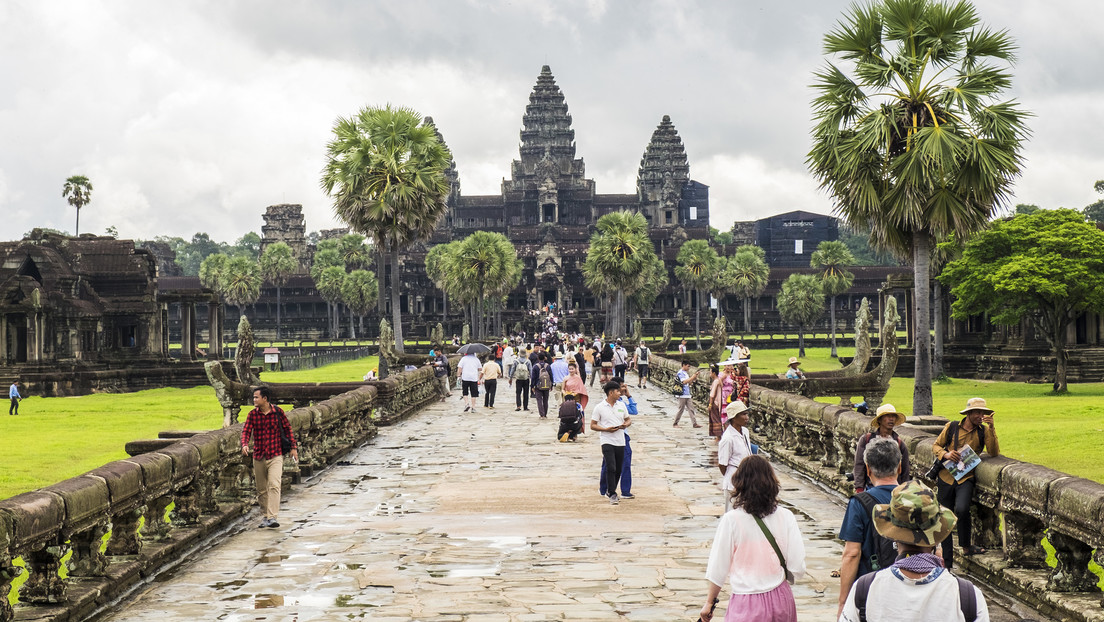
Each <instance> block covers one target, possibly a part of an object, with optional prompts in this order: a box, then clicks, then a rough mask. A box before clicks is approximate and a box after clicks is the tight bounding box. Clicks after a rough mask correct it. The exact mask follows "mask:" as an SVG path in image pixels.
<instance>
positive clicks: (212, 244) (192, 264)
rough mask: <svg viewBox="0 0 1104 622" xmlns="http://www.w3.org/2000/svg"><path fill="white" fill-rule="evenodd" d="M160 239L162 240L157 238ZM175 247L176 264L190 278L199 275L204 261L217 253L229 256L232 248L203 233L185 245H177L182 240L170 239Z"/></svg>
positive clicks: (196, 235)
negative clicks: (177, 241)
mask: <svg viewBox="0 0 1104 622" xmlns="http://www.w3.org/2000/svg"><path fill="white" fill-rule="evenodd" d="M155 239H160V238H155ZM170 240H172V243H170V246H173V250H174V251H175V252H176V263H178V264H180V268H181V269H182V270H183V271H184V274H186V275H188V276H197V275H199V267H200V264H202V263H203V260H204V259H206V258H208V257H210V256H211V255H214V254H216V253H223V254H225V255H229V253H230V248H229V247H228V246H227V245H226V244H224V243H220V242H216V241H214V240H212V239H211V236H209V235H207V234H206V233H203V232H198V233H196V234H195V235H193V236H192V239H191V241H190V242H183V240H181V241H182V242H183V244H179V245H177V246H174V244H177V243H176V242H175V241H176V240H180V238H170Z"/></svg>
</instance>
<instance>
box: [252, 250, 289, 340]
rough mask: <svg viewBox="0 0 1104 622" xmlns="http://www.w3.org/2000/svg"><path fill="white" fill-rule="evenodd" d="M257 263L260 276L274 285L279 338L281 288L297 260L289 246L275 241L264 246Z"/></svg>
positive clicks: (281, 303) (277, 336)
mask: <svg viewBox="0 0 1104 622" xmlns="http://www.w3.org/2000/svg"><path fill="white" fill-rule="evenodd" d="M258 263H259V267H260V270H261V276H262V277H263V278H264V279H265V280H267V281H268V282H269V283H272V284H273V285H275V286H276V338H277V339H280V328H281V326H282V325H283V321H282V320H281V311H282V309H283V301H282V300H281V290H282V289H283V287H284V285H286V284H287V281H288V278H290V277H291V275H292V273H294V272H295V269H296V268H298V267H299V262H297V261H295V255H294V254H293V253H292V252H291V247H290V246H288V245H287V244H286V243H285V242H275V243H273V244H269V245H268V247H267V248H265V250H264V253H263V254H261V259H260V261H259V262H258Z"/></svg>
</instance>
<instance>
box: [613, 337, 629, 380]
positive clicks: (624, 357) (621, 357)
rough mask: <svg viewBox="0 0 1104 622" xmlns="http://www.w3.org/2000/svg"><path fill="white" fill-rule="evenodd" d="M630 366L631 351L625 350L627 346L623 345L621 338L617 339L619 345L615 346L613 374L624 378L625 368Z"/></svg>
mask: <svg viewBox="0 0 1104 622" xmlns="http://www.w3.org/2000/svg"><path fill="white" fill-rule="evenodd" d="M628 368H629V353H628V352H627V351H626V350H625V346H623V345H621V340H620V339H618V340H617V345H615V346H614V347H613V375H614V377H616V378H624V377H625V370H626V369H628Z"/></svg>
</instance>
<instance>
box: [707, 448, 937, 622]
mask: <svg viewBox="0 0 1104 622" xmlns="http://www.w3.org/2000/svg"><path fill="white" fill-rule="evenodd" d="M732 484H733V505H734V509H733V510H731V511H729V512H725V514H724V516H722V517H721V522H720V524H719V525H717V534H716V536H714V538H713V547H712V548H711V549H710V551H709V564H708V566H707V567H706V570H705V578H706V579H707V580H708V595H707V597H706V600H705V606H704V607H702V610H701V614H700V615H701V619H702V620H703V621H704V622H709V621H710V620H712V619H713V600H714V599H716V598H717V596H718V594H720V592H721V587H722V586H723V585H724V584H725V583H728V586H729V589H730V590H731V591H732V597H731V598H730V599H729V601H728V609H727V611H726V612H725V618H724V619H725V621H726V622H736V621H746V622H795V621H796V620H797V603H796V602H795V601H794V596H793V592H792V591H791V590H790V583H792V582H793V581H794V580H796V579H798V578H800V577H801V576H802V575H804V574H805V544H804V542H802V540H801V531H800V530H799V529H798V527H797V519H795V518H794V515H793V513H791V512H790V511H789V510H787V509H786V508H783V507H779V505H778V492H779V489H780V486H779V483H778V477H777V476H775V474H774V469H773V468H771V465H770V462H767V460H766V458H763V457H762V456H750V457H748V458H745V459H744V461H743V462H742V463H741V464H740V468H738V469H736V474H735V475H734V476H733V482H732ZM772 553H773V555H772ZM932 619H937V618H932Z"/></svg>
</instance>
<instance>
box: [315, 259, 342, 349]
mask: <svg viewBox="0 0 1104 622" xmlns="http://www.w3.org/2000/svg"><path fill="white" fill-rule="evenodd" d="M328 268H341V271H342V272H344V271H345V264H344V262H342V261H341V253H340V252H339V251H338V250H337V242H335V241H333V240H323V241H322V242H319V243H318V246H317V247H316V250H315V252H314V257H312V258H311V268H310V276H311V280H313V281H314V288H315V289H316V290H318V293H319V295H321V294H322V290H321V289H320V288H319V282H320V281H321V280H322V273H323V272H325V271H326V270H327V269H328ZM339 297H340V296H334V297H332V298H327V297H326V296H322V299H323V300H325V301H326V315H327V316H328V317H329V320H328V323H329V330H330V333H331V335H332V333H334V319H333V318H334V314H335V312H336V311H337V310H336V308H335V304H334V303H333V302H331V300H333V299H336V298H339Z"/></svg>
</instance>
